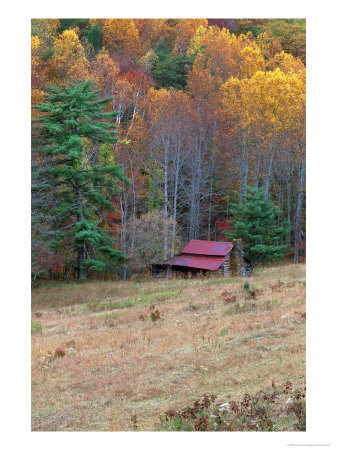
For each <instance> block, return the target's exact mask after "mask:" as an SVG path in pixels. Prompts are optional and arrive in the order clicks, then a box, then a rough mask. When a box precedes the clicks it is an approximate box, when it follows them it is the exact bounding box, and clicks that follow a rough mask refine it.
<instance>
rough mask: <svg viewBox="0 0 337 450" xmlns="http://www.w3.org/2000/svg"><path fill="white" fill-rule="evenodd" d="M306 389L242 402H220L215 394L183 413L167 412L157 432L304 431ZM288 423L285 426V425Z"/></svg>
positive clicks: (269, 392)
mask: <svg viewBox="0 0 337 450" xmlns="http://www.w3.org/2000/svg"><path fill="white" fill-rule="evenodd" d="M305 411H306V409H305V390H304V391H302V390H301V389H296V390H293V389H292V386H291V383H290V384H289V382H288V383H287V384H286V387H285V388H282V387H276V386H275V384H274V383H273V384H272V387H271V388H268V389H264V390H261V391H259V392H257V393H256V394H255V395H250V394H247V393H246V394H244V395H243V397H242V399H241V401H236V400H230V401H228V402H224V403H221V402H217V401H216V396H215V395H207V394H204V395H203V397H202V398H200V399H198V400H196V401H194V402H193V404H192V406H187V407H185V408H183V409H181V410H173V409H171V410H168V411H166V412H165V413H164V416H162V417H161V418H160V424H159V425H158V429H160V430H165V431H285V427H286V430H287V431H305V429H306V412H305ZM285 424H286V425H285Z"/></svg>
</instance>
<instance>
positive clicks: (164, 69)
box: [152, 41, 194, 89]
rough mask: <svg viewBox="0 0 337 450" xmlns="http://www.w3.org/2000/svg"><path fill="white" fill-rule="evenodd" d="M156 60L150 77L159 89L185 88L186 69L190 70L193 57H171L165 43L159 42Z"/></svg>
mask: <svg viewBox="0 0 337 450" xmlns="http://www.w3.org/2000/svg"><path fill="white" fill-rule="evenodd" d="M155 53H156V55H157V56H158V60H157V61H156V63H155V64H154V67H153V68H152V75H153V78H154V80H155V81H156V82H157V83H158V85H159V87H164V88H169V87H174V88H176V89H183V88H184V87H185V86H186V78H187V73H188V69H191V68H192V65H193V60H194V56H185V55H172V54H171V53H170V51H169V49H168V46H167V45H166V43H165V41H160V42H159V44H158V46H157V48H156V50H155Z"/></svg>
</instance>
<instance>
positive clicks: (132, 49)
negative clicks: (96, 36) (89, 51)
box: [97, 19, 141, 58]
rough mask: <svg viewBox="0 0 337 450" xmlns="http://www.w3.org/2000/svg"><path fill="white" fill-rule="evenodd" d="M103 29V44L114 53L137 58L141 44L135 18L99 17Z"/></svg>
mask: <svg viewBox="0 0 337 450" xmlns="http://www.w3.org/2000/svg"><path fill="white" fill-rule="evenodd" d="M97 23H100V25H101V29H102V44H103V46H104V47H105V48H106V49H107V50H109V51H110V52H112V53H117V54H121V55H128V56H130V57H131V58H137V57H138V56H139V55H140V51H141V44H140V41H139V33H138V30H137V28H136V26H135V23H134V21H133V19H97Z"/></svg>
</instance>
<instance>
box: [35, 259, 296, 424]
mask: <svg viewBox="0 0 337 450" xmlns="http://www.w3.org/2000/svg"><path fill="white" fill-rule="evenodd" d="M246 281H248V282H249V287H248V286H246V289H244V283H245V282H246ZM32 304H33V307H32V430H44V431H52V430H60V431H70V430H76V431H84V430H91V431H99V430H110V431H111V430H113V431H118V430H132V429H134V428H135V420H136V421H137V425H136V426H137V429H139V430H154V429H156V426H157V424H158V423H159V419H160V415H162V414H163V413H164V412H165V411H167V410H169V409H171V408H174V409H177V408H182V407H185V406H186V405H188V404H190V403H191V402H192V401H193V400H195V399H196V398H198V397H200V396H202V395H203V394H204V393H207V394H214V395H216V396H217V397H218V399H220V400H223V401H227V400H228V399H240V398H242V395H243V394H244V393H246V392H247V393H250V394H255V393H256V392H257V391H258V390H259V389H263V388H266V387H270V386H271V383H272V380H274V382H275V383H276V384H278V385H282V384H283V385H284V383H286V382H287V381H288V380H291V382H292V384H293V385H294V386H298V387H300V388H303V386H304V385H305V265H303V264H302V265H287V266H280V267H271V268H265V269H261V270H257V271H256V272H255V273H254V276H253V277H252V278H250V279H243V278H236V279H233V278H232V279H223V278H209V279H207V278H205V279H190V280H175V279H171V280H164V281H148V282H140V283H139V282H138V283H137V282H131V281H130V282H90V283H87V284H85V285H79V284H68V285H66V284H63V285H47V286H44V287H42V288H39V289H36V290H34V291H33V294H32ZM279 429H287V424H286V423H281V422H280V424H279Z"/></svg>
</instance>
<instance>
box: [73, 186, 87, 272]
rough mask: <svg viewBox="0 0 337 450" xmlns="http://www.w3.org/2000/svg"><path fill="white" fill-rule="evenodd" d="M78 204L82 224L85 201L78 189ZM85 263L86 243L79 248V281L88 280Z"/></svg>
mask: <svg viewBox="0 0 337 450" xmlns="http://www.w3.org/2000/svg"><path fill="white" fill-rule="evenodd" d="M76 204H77V220H78V222H81V221H82V220H83V219H84V215H83V199H82V193H81V190H80V189H79V188H77V189H76ZM84 262H85V243H83V244H81V245H80V246H79V247H78V248H77V279H78V281H85V280H86V279H87V271H86V268H85V266H84Z"/></svg>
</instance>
